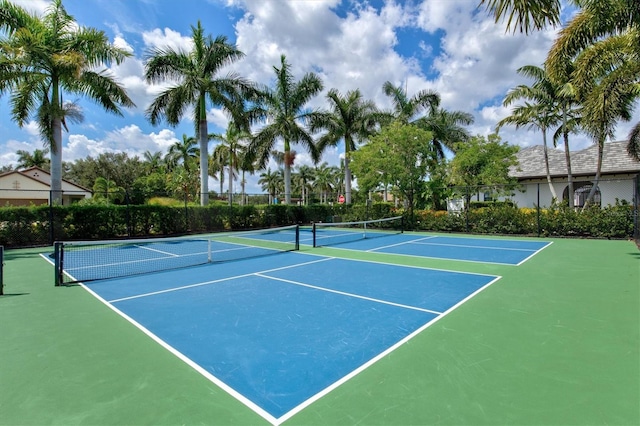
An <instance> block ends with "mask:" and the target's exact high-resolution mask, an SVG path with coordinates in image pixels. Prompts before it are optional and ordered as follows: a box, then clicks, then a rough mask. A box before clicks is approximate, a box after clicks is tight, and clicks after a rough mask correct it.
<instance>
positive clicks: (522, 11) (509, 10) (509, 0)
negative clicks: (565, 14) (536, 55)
mask: <svg viewBox="0 0 640 426" xmlns="http://www.w3.org/2000/svg"><path fill="white" fill-rule="evenodd" d="M596 1H599V0H596ZM573 3H574V4H578V0H574V1H573ZM482 5H485V7H486V9H487V10H488V11H489V12H491V13H492V14H493V15H494V17H495V19H496V22H498V21H499V20H501V19H503V18H505V17H506V18H507V29H510V28H511V27H512V24H513V30H514V31H516V29H517V28H519V29H520V32H524V33H526V34H528V33H529V32H530V31H532V30H539V29H542V28H544V27H545V26H546V25H547V24H551V25H553V26H554V27H555V26H556V25H558V24H560V0H526V1H522V0H480V6H482Z"/></svg>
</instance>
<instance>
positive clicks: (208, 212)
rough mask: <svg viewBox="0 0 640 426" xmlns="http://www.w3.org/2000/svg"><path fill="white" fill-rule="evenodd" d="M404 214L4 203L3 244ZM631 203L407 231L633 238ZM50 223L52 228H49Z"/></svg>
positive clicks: (421, 216) (471, 219) (326, 208)
mask: <svg viewBox="0 0 640 426" xmlns="http://www.w3.org/2000/svg"><path fill="white" fill-rule="evenodd" d="M400 214H402V211H401V210H397V209H395V208H394V207H393V205H392V204H389V203H375V204H372V205H370V206H367V205H340V204H335V205H327V204H314V205H310V206H295V205H282V204H275V205H257V206H256V205H250V206H226V205H220V204H211V205H209V206H206V207H201V206H182V207H171V206H160V205H129V206H119V205H72V206H65V207H63V206H56V207H52V208H50V207H48V206H39V207H2V208H0V245H4V246H5V247H26V246H37V245H48V244H51V243H52V242H53V241H54V240H98V239H112V238H137V237H150V236H168V235H182V234H187V233H205V232H217V231H228V230H241V229H249V228H265V227H273V226H284V225H292V224H302V225H305V224H311V223H313V222H332V221H335V220H339V221H358V220H366V219H377V218H382V217H391V216H397V215H400ZM635 214H637V212H635V210H634V208H633V206H631V205H629V204H627V203H619V204H617V205H615V206H608V207H605V208H599V207H592V208H589V209H587V210H586V211H579V210H578V211H576V210H573V209H570V208H569V207H568V206H564V205H562V206H554V207H552V208H549V209H541V210H539V211H538V210H536V209H518V208H516V207H514V206H513V205H510V204H508V203H493V204H492V203H486V204H483V205H475V206H474V208H473V209H470V210H468V211H465V212H460V213H458V214H449V213H447V212H444V211H431V210H420V211H415V212H414V216H413V217H411V218H406V219H407V220H405V224H407V226H408V228H409V229H413V230H419V231H436V232H471V233H478V234H501V235H506V234H511V235H540V236H557V237H594V238H629V237H632V236H633V233H634V215H635ZM52 224H53V225H52Z"/></svg>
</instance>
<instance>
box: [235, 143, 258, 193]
mask: <svg viewBox="0 0 640 426" xmlns="http://www.w3.org/2000/svg"><path fill="white" fill-rule="evenodd" d="M244 148H246V147H244ZM238 165H239V168H240V171H241V172H242V176H241V177H240V186H241V191H242V205H245V204H246V203H245V200H246V199H247V194H246V191H245V185H246V184H247V180H246V179H245V173H249V174H254V173H255V171H256V165H255V159H254V158H253V157H252V156H251V154H250V153H249V151H247V150H246V149H242V150H241V151H240V152H239V157H238Z"/></svg>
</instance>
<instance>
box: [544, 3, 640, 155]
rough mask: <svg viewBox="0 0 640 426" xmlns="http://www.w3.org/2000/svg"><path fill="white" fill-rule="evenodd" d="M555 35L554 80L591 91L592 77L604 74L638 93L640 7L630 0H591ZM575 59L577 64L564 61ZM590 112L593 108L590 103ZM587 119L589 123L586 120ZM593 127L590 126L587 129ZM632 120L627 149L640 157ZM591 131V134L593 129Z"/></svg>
mask: <svg viewBox="0 0 640 426" xmlns="http://www.w3.org/2000/svg"><path fill="white" fill-rule="evenodd" d="M581 6H582V9H581V10H580V12H579V13H578V14H576V15H575V16H574V17H573V18H572V19H571V21H570V22H569V23H568V24H567V26H566V27H565V28H563V29H562V31H561V32H560V34H559V37H558V39H557V40H556V41H555V42H554V44H553V46H552V48H551V50H550V52H549V56H548V58H547V66H548V69H549V73H550V75H551V76H552V77H553V78H555V79H563V78H570V79H571V80H572V82H573V84H574V85H575V86H576V90H577V91H578V92H580V93H583V94H585V93H589V90H590V87H591V85H592V84H593V82H594V80H598V79H600V78H601V76H603V75H607V76H608V77H607V79H608V80H609V81H610V83H609V84H611V80H612V79H614V78H615V79H617V83H616V85H617V86H619V87H620V90H625V91H629V92H631V93H635V99H637V98H638V97H639V96H640V89H638V85H639V84H640V7H639V5H638V3H637V1H634V0H598V1H595V0H589V1H584V2H582V4H581ZM573 60H575V68H570V69H568V68H567V67H566V65H565V64H566V63H567V62H568V61H573ZM622 86H628V87H626V88H624V89H622ZM589 111H592V109H591V108H590V109H589ZM584 123H585V124H591V125H592V124H593V121H592V120H589V119H585V120H584ZM591 130H593V129H591ZM638 131H640V122H638V123H636V124H635V125H634V127H633V128H632V130H631V132H630V133H629V136H628V144H627V151H628V152H629V155H631V156H632V157H634V158H640V147H639V146H638V145H636V144H635V143H634V138H633V136H634V134H635V132H638ZM590 134H593V132H592V131H591V132H590Z"/></svg>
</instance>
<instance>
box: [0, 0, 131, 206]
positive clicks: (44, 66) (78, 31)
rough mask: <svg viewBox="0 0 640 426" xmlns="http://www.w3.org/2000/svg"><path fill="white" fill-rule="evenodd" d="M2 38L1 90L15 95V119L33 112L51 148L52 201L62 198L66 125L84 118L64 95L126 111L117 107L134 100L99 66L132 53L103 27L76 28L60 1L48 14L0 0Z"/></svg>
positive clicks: (23, 120) (24, 118)
mask: <svg viewBox="0 0 640 426" xmlns="http://www.w3.org/2000/svg"><path fill="white" fill-rule="evenodd" d="M0 10H1V11H2V13H0V31H2V32H4V34H6V38H2V39H0V51H1V52H3V64H2V66H1V67H0V94H2V93H4V92H10V93H11V105H12V111H11V114H12V117H13V119H14V120H15V121H16V122H17V123H18V126H20V127H23V126H24V125H25V124H26V123H27V120H28V119H29V117H30V116H32V115H35V116H36V118H37V122H38V127H39V130H40V134H41V135H42V137H43V139H44V141H45V143H46V144H47V145H48V148H49V149H50V152H51V191H52V200H53V202H56V203H60V202H61V201H62V128H63V127H64V128H65V129H66V127H67V121H69V122H78V121H79V120H81V119H82V116H81V114H80V113H79V108H78V106H77V105H76V104H74V103H65V102H64V97H63V95H64V93H68V94H73V95H84V96H86V97H88V98H89V99H91V100H93V101H95V102H96V103H98V104H99V105H100V106H102V107H103V108H104V109H105V110H107V111H109V112H112V113H114V114H117V115H122V112H121V110H120V107H119V105H122V106H125V107H130V106H134V104H133V102H132V101H131V99H129V97H128V96H127V94H126V92H125V90H124V88H122V86H120V85H119V84H118V83H117V82H116V81H115V79H114V78H113V77H112V76H110V75H109V74H108V73H107V72H106V71H104V70H103V71H100V70H98V69H97V68H98V67H102V66H105V65H107V66H108V64H109V63H111V62H115V63H118V64H119V63H121V62H122V61H124V59H125V58H127V57H128V56H130V53H128V52H127V51H126V50H123V49H120V48H117V47H115V46H113V45H111V44H110V43H109V40H108V38H107V36H106V35H105V34H104V32H103V31H98V30H96V29H93V28H86V27H81V26H78V24H77V23H76V21H75V20H74V19H73V17H72V16H71V15H69V14H68V13H67V11H66V10H65V8H64V6H63V5H62V0H53V2H52V3H51V5H50V6H49V8H48V9H47V12H46V13H45V15H44V16H42V17H38V16H36V15H33V14H30V13H28V12H27V11H26V10H25V9H23V8H21V7H19V6H16V5H14V4H12V3H11V2H9V1H8V0H0Z"/></svg>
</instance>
